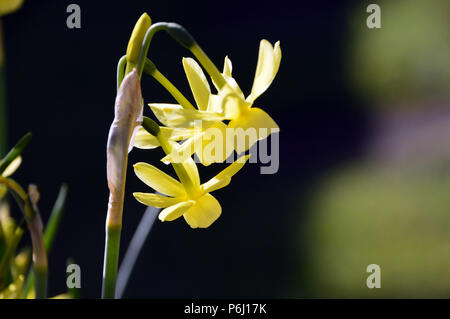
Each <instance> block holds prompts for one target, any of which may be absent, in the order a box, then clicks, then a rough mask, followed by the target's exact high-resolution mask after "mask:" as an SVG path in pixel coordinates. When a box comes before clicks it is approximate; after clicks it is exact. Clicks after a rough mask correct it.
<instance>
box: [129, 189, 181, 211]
mask: <svg viewBox="0 0 450 319" xmlns="http://www.w3.org/2000/svg"><path fill="white" fill-rule="evenodd" d="M133 196H134V197H135V198H136V199H137V200H138V201H139V202H140V203H142V204H144V205H147V206H150V207H158V208H166V207H169V206H172V205H175V204H178V203H179V202H180V201H181V199H180V198H175V197H167V196H163V195H158V194H153V193H133Z"/></svg>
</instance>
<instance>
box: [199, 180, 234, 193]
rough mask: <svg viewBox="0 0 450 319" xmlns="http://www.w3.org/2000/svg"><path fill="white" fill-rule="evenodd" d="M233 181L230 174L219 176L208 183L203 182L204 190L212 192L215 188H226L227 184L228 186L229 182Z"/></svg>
mask: <svg viewBox="0 0 450 319" xmlns="http://www.w3.org/2000/svg"><path fill="white" fill-rule="evenodd" d="M230 182H231V177H230V176H224V177H223V178H220V179H219V178H217V176H215V177H213V178H211V179H210V180H209V181H207V182H206V183H204V184H202V190H203V191H204V192H205V193H211V192H213V191H215V190H218V189H221V188H224V187H225V186H227V185H228V184H230Z"/></svg>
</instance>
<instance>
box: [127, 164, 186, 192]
mask: <svg viewBox="0 0 450 319" xmlns="http://www.w3.org/2000/svg"><path fill="white" fill-rule="evenodd" d="M133 167H134V172H135V173H136V176H137V177H139V179H140V180H141V181H143V182H144V183H145V184H147V185H148V186H150V187H151V188H153V189H154V190H156V191H158V192H160V193H162V194H166V195H169V196H174V197H179V196H184V195H185V191H184V188H183V186H182V185H181V183H180V182H178V181H177V180H175V179H174V178H172V177H170V176H169V175H167V174H166V173H164V172H162V171H160V170H159V169H157V168H156V167H154V166H153V165H150V164H147V163H142V162H141V163H136V164H134V166H133Z"/></svg>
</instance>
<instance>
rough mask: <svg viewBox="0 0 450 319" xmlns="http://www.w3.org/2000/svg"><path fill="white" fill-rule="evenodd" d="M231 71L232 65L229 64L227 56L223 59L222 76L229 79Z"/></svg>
mask: <svg viewBox="0 0 450 319" xmlns="http://www.w3.org/2000/svg"><path fill="white" fill-rule="evenodd" d="M232 71H233V65H232V64H231V60H230V59H229V58H228V55H227V56H226V57H225V61H224V62H223V75H225V76H228V77H231V72H232Z"/></svg>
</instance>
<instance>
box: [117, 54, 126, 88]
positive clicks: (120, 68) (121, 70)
mask: <svg viewBox="0 0 450 319" xmlns="http://www.w3.org/2000/svg"><path fill="white" fill-rule="evenodd" d="M126 63H127V56H126V55H124V56H122V57H121V58H120V59H119V62H118V63H117V91H119V88H120V84H122V81H123V78H124V77H125V65H126Z"/></svg>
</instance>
